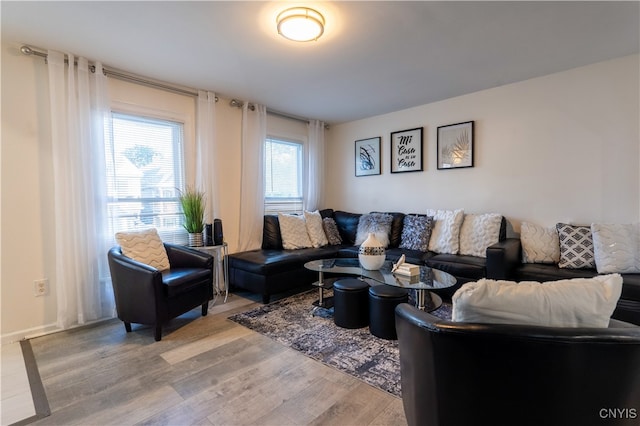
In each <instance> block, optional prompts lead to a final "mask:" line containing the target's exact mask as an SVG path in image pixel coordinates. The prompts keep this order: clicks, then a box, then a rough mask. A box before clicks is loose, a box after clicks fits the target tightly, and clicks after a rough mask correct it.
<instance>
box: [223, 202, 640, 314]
mask: <svg viewBox="0 0 640 426" xmlns="http://www.w3.org/2000/svg"><path fill="white" fill-rule="evenodd" d="M320 214H321V216H322V217H323V218H324V217H332V218H334V220H335V221H336V224H337V226H338V230H339V231H340V235H341V237H342V240H343V244H341V245H336V246H331V245H329V246H325V247H320V248H307V249H299V250H285V249H283V247H282V236H281V234H280V225H279V222H278V216H276V215H266V216H265V217H264V230H263V238H262V248H261V249H257V250H251V251H245V252H241V253H234V254H231V255H229V257H228V260H229V281H230V285H231V286H232V287H238V288H243V289H246V290H249V291H251V292H253V293H258V294H260V295H262V301H263V302H264V303H268V302H269V299H270V296H271V295H272V294H276V293H279V292H282V291H286V290H289V289H292V288H296V287H301V286H305V285H308V284H310V283H312V282H314V281H316V280H317V278H318V276H317V273H315V272H312V271H309V270H307V269H305V268H304V264H305V263H306V262H308V261H310V260H316V259H328V258H336V257H337V258H344V257H351V258H353V257H357V256H358V247H357V246H355V245H354V242H355V239H356V233H357V228H358V221H359V219H360V216H361V214H359V213H348V212H344V211H333V210H332V209H326V210H321V211H320ZM390 214H392V215H393V222H392V225H391V231H390V238H389V240H390V244H389V247H388V248H387V251H386V254H387V259H388V260H392V261H396V260H397V259H398V258H399V257H400V256H401V255H402V254H404V255H405V256H406V259H407V262H410V263H415V264H424V265H427V266H430V267H433V268H437V269H440V270H443V271H445V272H448V273H450V274H452V275H454V276H455V277H456V278H457V280H458V284H457V285H456V286H455V287H452V288H450V289H447V290H445V291H441V292H439V294H440V295H441V296H443V297H444V298H445V299H448V298H450V297H451V295H452V294H453V293H454V292H455V290H457V289H458V288H459V287H460V286H461V285H462V284H464V283H467V282H470V281H476V280H478V279H480V278H491V279H502V280H514V281H524V280H531V281H541V282H544V281H553V280H558V279H566V278H584V277H592V276H595V275H597V274H598V272H597V271H596V270H595V269H563V268H559V267H558V266H557V265H549V264H536V263H529V264H524V263H522V261H521V259H522V247H521V243H520V239H519V238H506V220H505V218H504V217H503V218H502V225H501V228H500V238H499V240H500V241H499V242H498V243H496V244H494V245H492V246H490V247H488V248H487V252H486V254H487V257H486V258H482V257H476V256H466V255H459V254H456V255H454V254H438V253H433V252H426V253H425V252H420V251H411V250H404V249H400V248H399V247H398V246H399V245H400V239H401V235H402V225H403V219H404V216H405V215H404V213H390ZM622 277H623V280H624V282H623V287H622V296H621V297H620V300H619V302H618V306H617V308H616V311H615V312H614V314H613V317H614V318H615V319H618V320H621V321H626V322H630V323H633V324H638V325H640V274H622Z"/></svg>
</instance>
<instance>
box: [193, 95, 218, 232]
mask: <svg viewBox="0 0 640 426" xmlns="http://www.w3.org/2000/svg"><path fill="white" fill-rule="evenodd" d="M196 152H197V154H196V187H197V189H198V190H200V191H204V193H205V194H206V195H205V196H206V203H207V204H206V209H205V215H204V218H205V223H213V219H215V218H216V217H217V216H216V213H217V212H219V205H218V203H219V191H218V176H219V175H218V172H219V167H218V163H217V161H219V160H218V159H219V158H220V156H219V155H218V153H217V142H216V95H215V93H212V92H205V91H203V90H199V91H198V102H197V122H196Z"/></svg>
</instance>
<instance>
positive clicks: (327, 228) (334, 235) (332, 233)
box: [322, 217, 342, 246]
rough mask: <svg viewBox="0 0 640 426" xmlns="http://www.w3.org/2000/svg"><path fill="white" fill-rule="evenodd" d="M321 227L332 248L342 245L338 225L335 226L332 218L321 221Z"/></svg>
mask: <svg viewBox="0 0 640 426" xmlns="http://www.w3.org/2000/svg"><path fill="white" fill-rule="evenodd" d="M322 226H323V227H324V233H325V235H326V236H327V240H329V244H331V245H332V246H337V245H340V244H342V237H341V236H340V231H338V225H336V221H335V220H334V219H333V218H332V217H325V218H324V219H322Z"/></svg>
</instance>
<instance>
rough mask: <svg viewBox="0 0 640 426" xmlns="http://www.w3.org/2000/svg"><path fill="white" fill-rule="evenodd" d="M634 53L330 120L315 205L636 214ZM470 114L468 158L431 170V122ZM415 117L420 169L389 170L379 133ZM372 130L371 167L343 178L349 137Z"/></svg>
mask: <svg viewBox="0 0 640 426" xmlns="http://www.w3.org/2000/svg"><path fill="white" fill-rule="evenodd" d="M639 78H640V75H639V57H638V55H633V56H629V57H624V58H619V59H616V60H611V61H607V62H602V63H597V64H593V65H590V66H586V67H581V68H578V69H574V70H570V71H566V72H562V73H557V74H552V75H548V76H545V77H542V78H536V79H532V80H528V81H524V82H520V83H515V84H510V85H507V86H502V87H498V88H495V89H490V90H485V91H482V92H477V93H473V94H469V95H465V96H461V97H457V98H454V99H449V100H445V101H441V102H437V103H432V104H428V105H423V106H419V107H416V108H411V109H407V110H403V111H398V112H394V113H390V114H386V115H381V116H376V117H371V118H367V119H363V120H359V121H355V122H350V123H345V124H342V125H338V126H334V127H333V128H332V129H331V130H330V131H329V132H328V133H327V145H328V148H327V149H328V151H327V164H329V165H331V167H330V168H329V169H327V178H326V188H327V189H326V193H325V199H326V203H325V204H326V206H327V207H332V208H334V209H342V210H346V211H352V212H367V211H371V210H382V211H401V212H406V213H409V212H422V211H424V210H425V209H427V208H442V209H451V208H464V209H465V211H467V212H476V213H481V212H498V213H501V214H503V215H505V216H506V217H507V219H508V220H509V221H510V223H511V225H512V227H513V229H512V230H511V231H512V232H511V234H513V231H516V232H519V224H520V222H521V221H523V220H526V221H532V222H535V223H538V224H541V225H546V226H552V225H555V223H557V222H560V221H566V222H573V223H579V224H590V223H592V222H618V223H620V222H636V221H638V220H640V175H639V169H640V149H639V146H640V142H639V141H640V135H639V131H638V126H639V115H640V108H639V97H640V96H639V95H640V93H639V83H638V82H639ZM470 120H473V121H475V123H474V124H475V167H473V168H467V169H457V170H437V166H436V143H437V142H436V140H437V136H436V135H437V127H438V126H442V125H447V124H453V123H459V122H463V121H470ZM420 126H424V148H423V153H424V163H423V164H424V168H423V170H424V171H422V172H410V173H394V174H391V173H390V160H389V149H390V147H389V144H390V142H389V134H390V132H394V131H399V130H405V129H412V128H415V127H420ZM376 136H381V137H382V147H383V149H382V162H381V163H382V174H381V175H377V176H365V177H355V176H354V174H355V171H354V167H355V166H354V141H356V140H359V139H366V138H370V137H376Z"/></svg>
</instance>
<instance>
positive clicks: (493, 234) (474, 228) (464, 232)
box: [460, 213, 502, 257]
mask: <svg viewBox="0 0 640 426" xmlns="http://www.w3.org/2000/svg"><path fill="white" fill-rule="evenodd" d="M501 224H502V215H501V214H497V213H487V214H466V215H464V220H463V222H462V225H461V226H460V254H465V255H470V256H478V257H487V247H489V246H490V245H493V244H495V243H497V242H498V241H500V225H501Z"/></svg>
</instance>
